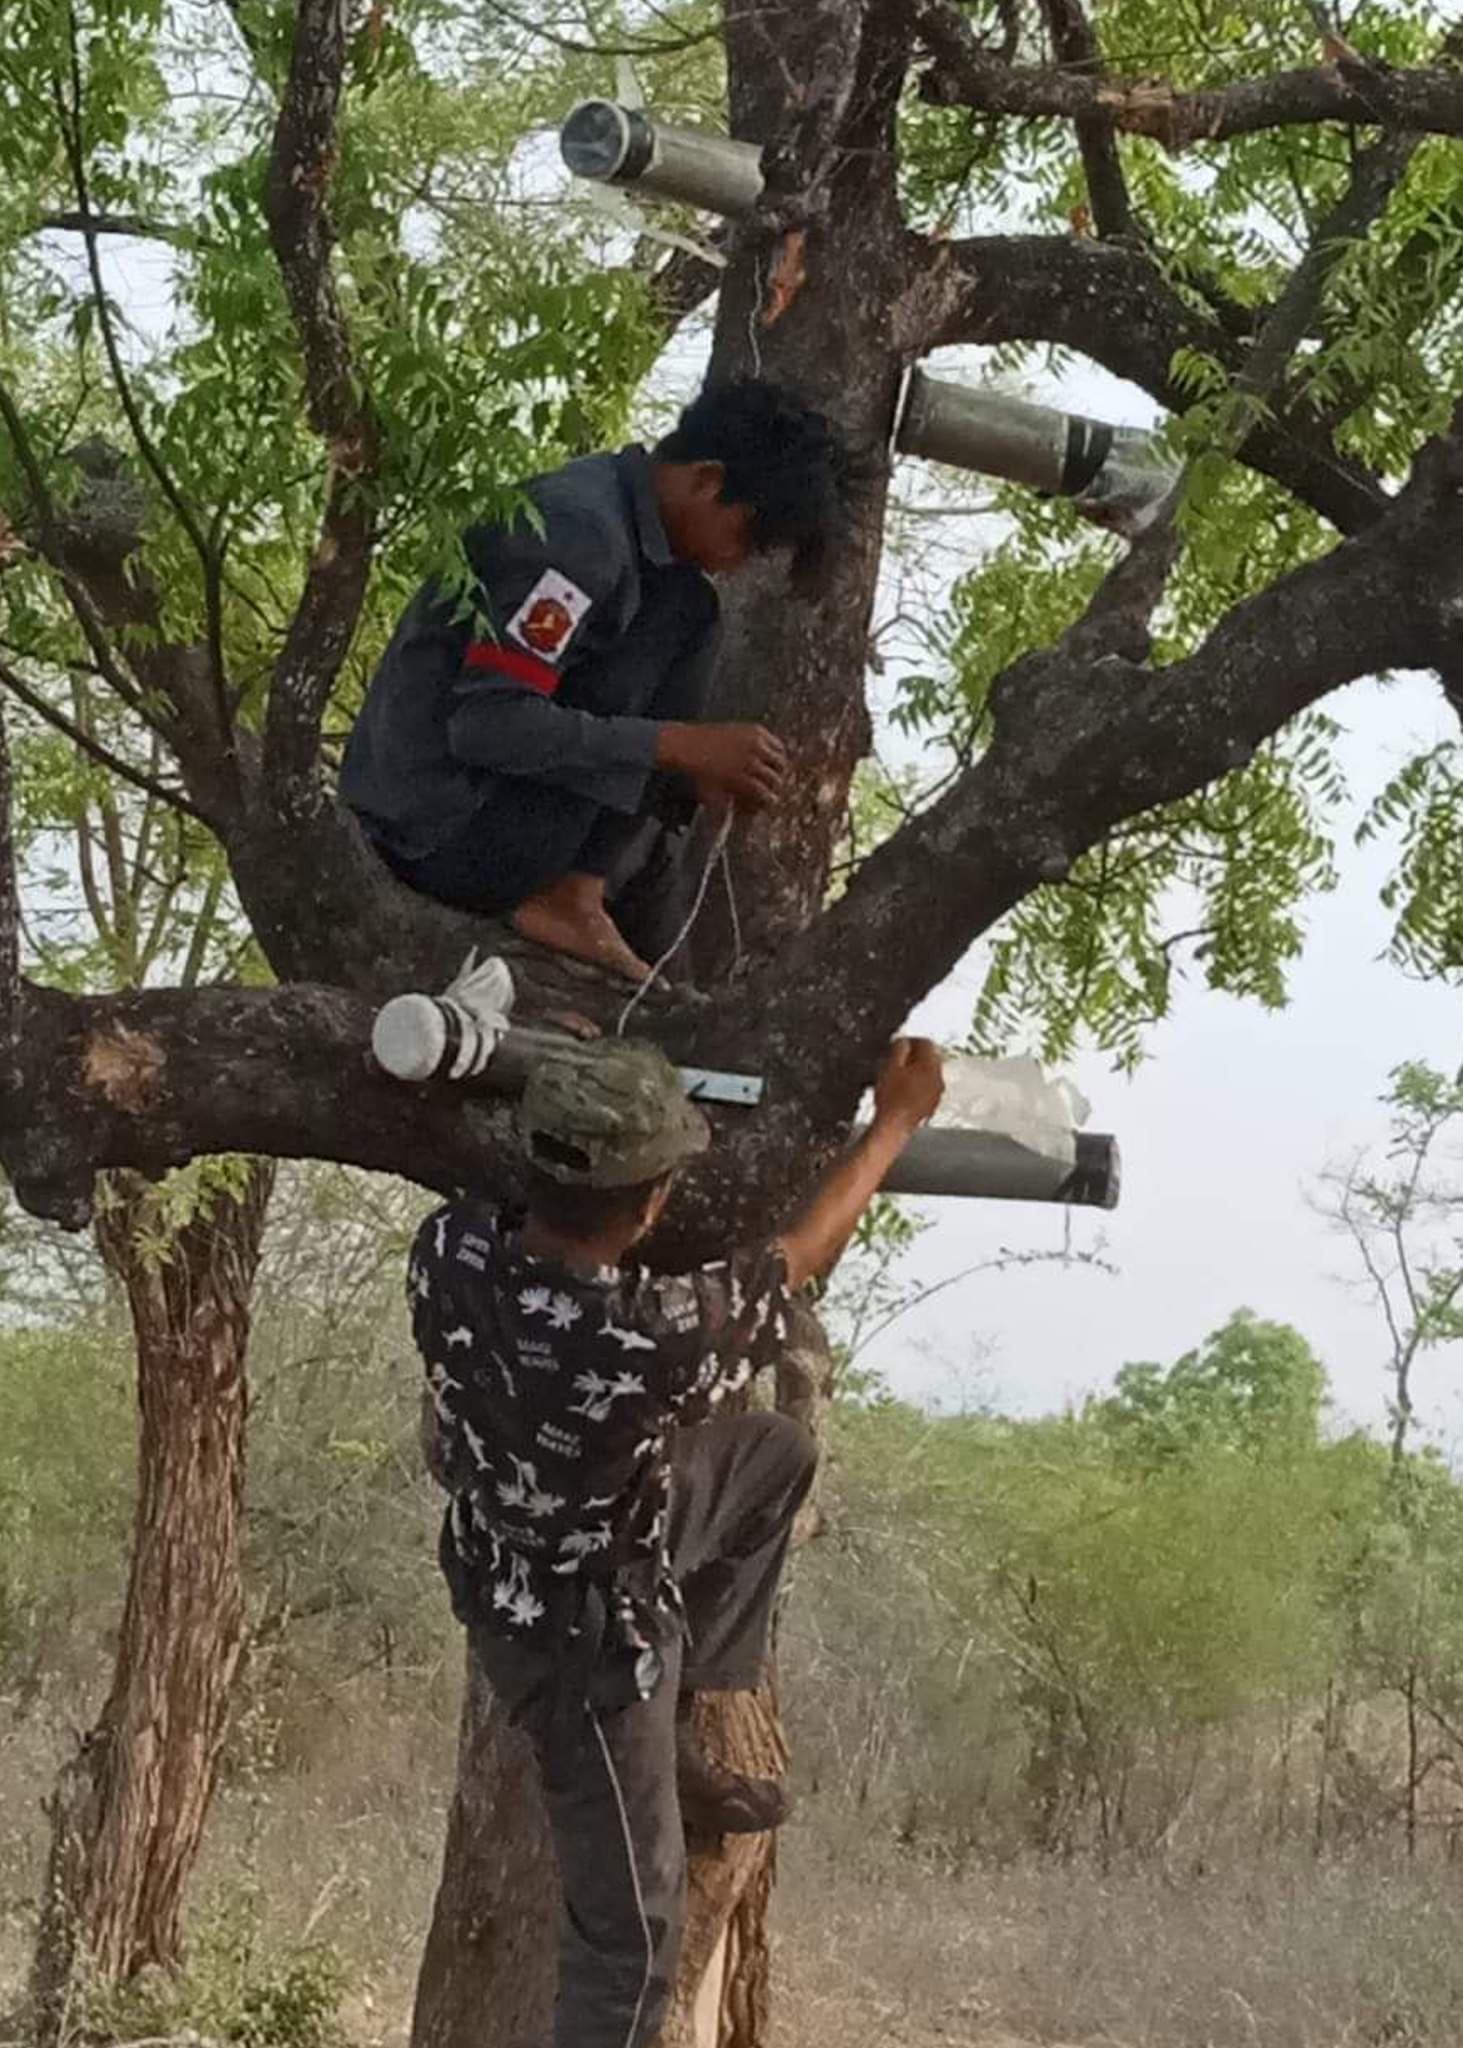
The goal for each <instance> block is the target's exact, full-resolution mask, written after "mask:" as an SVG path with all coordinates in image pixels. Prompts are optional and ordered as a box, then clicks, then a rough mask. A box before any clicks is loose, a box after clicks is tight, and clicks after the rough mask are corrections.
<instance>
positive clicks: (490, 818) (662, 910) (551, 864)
mask: <svg viewBox="0 0 1463 2048" xmlns="http://www.w3.org/2000/svg"><path fill="white" fill-rule="evenodd" d="M525 789H526V792H527V796H528V798H529V799H530V800H529V801H526V802H524V803H521V804H519V805H516V806H513V807H512V808H507V807H503V806H500V807H499V808H498V809H497V810H494V811H485V812H484V813H483V814H482V816H481V817H480V818H479V819H478V820H477V821H476V822H475V824H474V827H473V831H472V834H471V836H470V837H468V838H466V839H463V840H457V841H450V842H449V843H448V844H447V845H446V846H441V847H438V848H437V849H436V850H435V851H434V852H432V853H424V854H418V855H408V854H401V853H393V852H392V851H390V850H389V849H388V848H387V847H385V846H379V845H378V847H377V851H378V852H379V853H380V855H381V858H382V859H383V860H384V861H385V863H386V865H387V866H388V867H389V868H390V869H391V870H392V872H393V873H394V874H396V875H397V876H399V877H400V879H401V880H402V881H403V882H405V883H406V884H407V885H408V886H409V887H410V888H413V889H418V890H420V891H421V893H422V894H423V895H424V896H434V897H435V898H436V899H437V901H438V902H439V903H453V904H456V905H458V906H459V907H460V908H461V909H463V910H481V911H484V912H486V913H487V914H488V915H489V916H494V917H495V916H501V915H502V914H503V913H505V912H506V911H509V910H512V909H513V908H515V906H516V905H518V904H519V903H521V902H522V901H523V899H524V897H525V896H532V895H533V894H535V893H536V891H538V890H540V889H543V888H546V887H547V886H548V885H549V883H550V882H555V881H558V880H559V879H560V877H561V876H563V875H566V874H568V873H570V872H571V871H572V872H574V873H577V874H581V875H600V876H602V877H603V879H604V884H605V900H606V902H607V904H608V906H609V909H610V911H611V913H612V915H613V917H614V920H615V923H616V924H617V925H618V926H619V928H620V931H621V933H622V934H623V936H624V938H625V939H626V940H627V942H628V943H629V944H630V945H631V946H633V947H634V948H635V949H636V951H637V952H639V953H642V954H644V955H645V956H646V957H647V958H649V959H652V960H657V959H659V958H660V956H661V954H662V953H663V952H664V951H665V949H666V947H667V946H668V945H669V944H670V943H671V940H672V939H673V938H674V937H675V934H676V932H677V931H678V930H679V929H680V926H681V923H682V921H683V920H684V917H685V913H686V911H687V910H688V909H689V907H690V888H689V885H688V880H687V875H686V863H685V850H686V843H687V837H688V835H687V833H686V832H685V831H682V830H679V829H667V828H666V827H665V826H664V825H663V824H662V823H661V821H660V820H659V819H658V818H654V817H646V818H626V817H623V816H622V815H621V814H620V813H619V812H618V811H601V812H600V813H599V814H598V816H597V817H596V818H595V819H594V820H593V822H592V823H591V824H590V825H589V826H588V827H587V829H586V830H585V832H584V835H583V837H582V839H580V840H579V841H578V842H577V845H576V846H575V847H574V850H573V851H572V853H569V854H567V855H566V852H565V846H566V843H567V842H565V841H564V839H563V837H562V834H561V833H560V832H559V830H558V829H557V827H555V826H551V825H545V824H544V823H543V821H542V820H541V819H540V818H539V817H538V816H537V814H536V812H535V808H534V805H533V802H532V801H531V799H532V797H533V794H534V791H533V788H532V785H525Z"/></svg>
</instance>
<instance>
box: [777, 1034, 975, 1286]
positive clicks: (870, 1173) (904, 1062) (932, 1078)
mask: <svg viewBox="0 0 1463 2048" xmlns="http://www.w3.org/2000/svg"><path fill="white" fill-rule="evenodd" d="M944 1091H945V1079H944V1074H943V1072H942V1071H941V1066H940V1054H939V1050H938V1048H937V1047H936V1046H934V1045H933V1044H931V1042H930V1040H929V1039H927V1038H896V1039H895V1041H894V1043H893V1044H892V1045H891V1046H890V1048H889V1050H888V1052H887V1053H886V1054H885V1056H884V1064H883V1066H882V1067H881V1068H880V1069H879V1078H878V1080H877V1081H876V1082H875V1084H874V1121H873V1122H872V1123H871V1124H870V1126H869V1128H868V1130H867V1131H865V1133H864V1135H863V1136H862V1137H861V1138H860V1139H859V1141H858V1143H857V1144H856V1145H854V1146H853V1147H852V1148H851V1149H850V1150H849V1152H848V1153H847V1154H846V1155H845V1157H844V1158H842V1159H841V1160H840V1161H839V1162H838V1164H837V1165H836V1166H834V1167H833V1168H831V1170H830V1171H829V1172H828V1174H827V1175H826V1176H825V1177H824V1180H823V1182H822V1185H821V1186H820V1187H819V1189H818V1191H817V1193H816V1194H815V1195H814V1196H813V1198H812V1200H811V1201H810V1202H809V1204H808V1206H807V1208H806V1209H804V1211H803V1213H802V1215H801V1216H799V1217H798V1219H797V1221H796V1222H795V1223H793V1224H791V1225H790V1226H789V1228H788V1229H786V1230H785V1231H783V1233H782V1237H781V1244H782V1249H783V1253H784V1256H785V1257H786V1259H787V1280H788V1285H789V1287H793V1288H797V1287H801V1286H802V1285H803V1283H804V1282H805V1281H807V1280H813V1279H816V1278H817V1277H818V1276H819V1275H820V1274H823V1273H826V1272H827V1271H828V1269H829V1267H830V1266H832V1265H833V1263H834V1262H835V1260H836V1259H837V1257H838V1255H839V1253H840V1252H841V1251H842V1250H843V1248H844V1246H845V1245H846V1244H847V1243H848V1240H849V1239H850V1238H851V1237H852V1236H853V1233H854V1230H855V1228H856V1227H857V1224H858V1220H859V1218H860V1216H862V1215H863V1213H864V1211H865V1209H867V1208H868V1206H869V1203H870V1202H871V1201H872V1200H873V1199H874V1196H875V1195H876V1194H877V1193H878V1191H879V1187H880V1184H881V1183H882V1181H883V1179H884V1176H885V1174H886V1173H887V1172H888V1171H889V1168H890V1167H891V1166H892V1165H893V1163H894V1161H895V1160H896V1159H897V1158H898V1157H899V1155H900V1153H901V1152H902V1151H903V1150H904V1148H905V1146H906V1145H907V1144H908V1143H909V1141H910V1139H911V1137H913V1135H914V1133H915V1132H916V1131H917V1130H918V1129H919V1127H920V1125H921V1124H922V1123H924V1122H925V1121H926V1120H927V1119H928V1118H929V1117H931V1116H933V1115H934V1113H935V1110H936V1109H937V1108H938V1107H939V1103H940V1097H941V1095H943V1093H944Z"/></svg>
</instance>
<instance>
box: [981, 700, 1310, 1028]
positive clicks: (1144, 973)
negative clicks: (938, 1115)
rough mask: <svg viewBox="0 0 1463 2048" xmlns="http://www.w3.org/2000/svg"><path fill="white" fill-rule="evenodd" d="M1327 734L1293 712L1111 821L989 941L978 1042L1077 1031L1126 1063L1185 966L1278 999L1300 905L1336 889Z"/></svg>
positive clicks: (1241, 990) (1268, 1001)
mask: <svg viewBox="0 0 1463 2048" xmlns="http://www.w3.org/2000/svg"><path fill="white" fill-rule="evenodd" d="M1331 736H1332V728H1331V726H1330V724H1329V722H1328V721H1326V720H1324V719H1321V718H1319V717H1315V716H1313V717H1311V718H1309V719H1306V720H1302V721H1300V722H1299V723H1298V724H1297V726H1295V727H1294V728H1292V730H1291V731H1290V732H1289V733H1288V734H1286V735H1285V737H1284V738H1283V739H1282V740H1279V741H1277V742H1275V743H1274V744H1273V745H1272V746H1270V747H1268V748H1265V749H1263V750H1262V751H1261V753H1260V754H1258V755H1257V756H1256V758H1255V760H1254V761H1253V762H1252V763H1251V764H1250V766H1249V767H1248V768H1246V769H1243V770H1238V771H1236V773H1234V774H1233V775H1230V776H1228V777H1227V778H1226V779H1225V780H1224V781H1223V782H1221V783H1219V784H1217V785H1215V786H1214V787H1213V788H1212V789H1209V790H1205V791H1203V792H1201V793H1200V794H1199V795H1198V796H1195V797H1191V798H1189V799H1187V800H1186V801H1185V802H1184V803H1181V804H1175V805H1172V806H1170V807H1169V808H1168V809H1167V810H1164V811H1160V812H1156V813H1153V814H1150V815H1149V816H1147V817H1144V818H1138V819H1134V820H1133V821H1131V822H1130V823H1129V824H1127V825H1124V826H1121V827H1120V828H1119V829H1118V830H1117V831H1116V832H1114V833H1113V834H1112V836H1111V837H1110V838H1109V839H1108V841H1107V842H1106V844H1105V845H1103V846H1101V847H1099V848H1097V849H1096V850H1095V851H1094V852H1092V853H1090V854H1087V855H1085V856H1084V857H1083V859H1082V860H1080V861H1079V862H1078V863H1077V865H1076V866H1075V867H1074V868H1073V870H1072V873H1071V875H1070V876H1069V878H1068V879H1067V881H1066V882H1064V883H1062V884H1060V885H1057V886H1053V887H1047V888H1043V889H1039V890H1037V891H1036V892H1035V894H1033V895H1031V896H1029V897H1027V898H1026V900H1025V901H1024V902H1023V903H1021V904H1020V905H1019V906H1018V908H1017V909H1016V910H1015V911H1014V912H1013V913H1012V914H1011V916H1010V917H1009V918H1008V919H1007V920H1006V922H1005V924H1004V925H1003V926H1001V927H1000V929H999V931H998V933H997V936H996V939H995V942H994V945H993V947H992V950H991V964H990V968H989V971H988V974H987V978H986V981H985V985H984V987H983V989H982V991H981V995H980V999H979V1002H978V1004H977V1006H976V1013H975V1020H974V1025H973V1030H972V1044H973V1047H974V1049H976V1050H978V1051H982V1052H996V1051H1001V1050H1005V1049H1008V1048H1009V1047H1012V1046H1015V1045H1021V1044H1025V1043H1027V1042H1031V1041H1034V1042H1035V1044H1036V1046H1037V1048H1038V1049H1039V1051H1040V1053H1041V1056H1042V1057H1043V1058H1044V1059H1047V1060H1057V1061H1059V1060H1062V1059H1065V1058H1067V1057H1069V1056H1070V1055H1071V1053H1072V1052H1073V1051H1074V1050H1075V1049H1076V1047H1077V1044H1078V1042H1079V1038H1081V1037H1082V1036H1083V1035H1084V1034H1085V1036H1086V1037H1087V1038H1088V1039H1090V1041H1091V1042H1092V1043H1093V1044H1094V1045H1096V1046H1097V1047H1098V1048H1100V1049H1101V1050H1102V1051H1104V1052H1108V1053H1110V1054H1112V1056H1113V1058H1114V1059H1115V1061H1116V1062H1117V1063H1118V1064H1119V1065H1120V1066H1122V1067H1127V1068H1131V1067H1133V1066H1136V1065H1137V1064H1138V1062H1139V1061H1140V1060H1141V1059H1142V1057H1143V1043H1144V1037H1145V1034H1146V1031H1147V1029H1148V1027H1149V1026H1150V1025H1151V1024H1153V1023H1155V1022H1156V1021H1157V1020H1158V1019H1159V1018H1161V1017H1163V1016H1165V1015H1166V1014H1167V1011H1168V1007H1169V1003H1170V1000H1171V997H1172V994H1173V985H1174V980H1175V977H1176V976H1179V975H1181V974H1182V973H1183V972H1184V970H1185V966H1186V965H1192V966H1195V967H1197V968H1199V969H1200V971H1201V972H1202V973H1203V976H1204V980H1205V982H1206V984H1207V985H1208V986H1209V987H1210V988H1213V989H1222V990H1225V991H1226V992H1227V993H1229V994H1231V995H1242V996H1250V997H1253V998H1255V999H1256V1000H1258V1001H1260V1002H1262V1003H1264V1004H1265V1005H1266V1006H1267V1007H1268V1008H1279V1007H1280V1006H1281V1005H1283V1003H1284V1001H1285V986H1286V984H1285V974H1286V968H1287V966H1288V964H1289V963H1290V962H1291V961H1292V960H1294V959H1295V958H1297V957H1298V955H1299V953H1300V950H1301V947H1302V945H1303V943H1304V926H1303V924H1302V922H1301V917H1300V906H1301V904H1302V903H1303V901H1304V899H1305V897H1306V896H1307V895H1308V894H1310V893H1311V892H1313V891H1315V890H1327V889H1330V888H1332V887H1334V886H1335V879H1336V877H1335V869H1334V866H1333V862H1332V846H1331V841H1330V838H1329V835H1328V834H1327V832H1326V830H1325V829H1324V823H1323V820H1324V816H1325V812H1326V810H1327V809H1328V808H1329V807H1330V806H1331V805H1334V804H1335V803H1336V801H1337V800H1338V799H1339V796H1340V794H1341V791H1340V787H1339V781H1338V777H1337V774H1336V770H1335V768H1334V766H1333V764H1332V761H1331V758H1330V752H1329V742H1330V739H1331Z"/></svg>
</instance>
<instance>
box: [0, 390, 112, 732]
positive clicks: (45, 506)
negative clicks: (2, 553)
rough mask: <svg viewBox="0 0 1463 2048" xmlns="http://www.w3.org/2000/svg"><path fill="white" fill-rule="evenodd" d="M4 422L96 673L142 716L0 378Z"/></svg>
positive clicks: (44, 544)
mask: <svg viewBox="0 0 1463 2048" xmlns="http://www.w3.org/2000/svg"><path fill="white" fill-rule="evenodd" d="M0 423H3V425H4V427H5V431H6V433H7V434H8V436H9V437H10V443H11V446H12V447H13V448H14V450H15V453H16V458H17V460H18V461H19V463H20V468H21V473H22V475H23V476H24V477H25V480H26V486H27V488H28V489H29V491H30V495H31V503H32V505H33V506H34V508H35V516H36V519H37V522H38V525H39V534H38V540H39V544H40V551H41V554H42V555H43V556H44V558H45V560H46V561H47V562H49V563H50V565H51V567H52V568H53V569H54V570H55V572H56V574H57V576H58V577H59V578H60V582H61V588H62V589H63V590H64V591H65V593H66V598H67V601H68V603H69V604H70V606H71V609H72V612H73V614H74V615H75V618H76V622H77V624H78V625H79V626H80V628H81V631H82V634H83V637H84V638H85V640H86V644H87V646H88V647H89V648H90V649H91V654H92V659H93V661H95V663H96V665H97V669H98V672H99V673H100V674H101V676H102V677H103V679H104V680H105V681H106V683H107V684H108V686H109V687H110V688H111V689H112V690H114V691H115V692H116V694H117V696H118V698H119V699H120V700H121V702H122V703H124V704H125V705H127V707H128V708H129V710H132V711H135V712H138V713H139V715H140V714H141V710H142V700H141V697H140V696H139V694H138V691H137V690H136V688H135V687H134V685H133V684H132V683H131V681H130V680H129V679H128V678H127V677H126V676H125V675H124V674H123V673H122V671H121V669H120V668H119V667H118V665H117V658H116V655H115V653H114V652H113V649H112V643H111V639H110V637H109V635H108V632H107V627H106V623H105V621H104V620H103V618H102V615H101V612H100V610H99V609H98V607H97V605H96V604H95V602H94V601H93V599H92V595H91V592H90V591H89V590H88V589H87V587H86V585H85V583H84V582H83V581H82V580H81V578H80V577H79V576H78V575H76V573H75V572H74V570H73V569H72V568H71V567H70V566H69V565H68V563H67V561H66V559H65V552H64V549H63V547H62V543H61V522H60V520H59V518H58V516H57V511H56V502H55V500H54V498H53V497H52V496H51V492H50V489H49V488H48V486H47V483H46V477H45V472H44V470H43V469H42V468H41V465H40V459H39V457H38V456H37V454H36V452H35V449H34V448H33V447H32V445H31V439H30V436H29V434H28V433H27V432H26V427H25V422H24V420H23V419H22V418H21V416H20V409H19V407H18V406H17V405H16V404H15V401H14V399H13V398H12V397H11V395H10V393H9V391H8V390H7V389H6V387H5V384H4V381H3V380H0Z"/></svg>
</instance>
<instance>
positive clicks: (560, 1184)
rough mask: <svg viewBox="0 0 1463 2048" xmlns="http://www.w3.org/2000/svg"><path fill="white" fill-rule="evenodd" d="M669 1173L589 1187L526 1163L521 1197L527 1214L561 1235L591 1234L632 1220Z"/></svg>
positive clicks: (584, 1235) (594, 1234) (582, 1235)
mask: <svg viewBox="0 0 1463 2048" xmlns="http://www.w3.org/2000/svg"><path fill="white" fill-rule="evenodd" d="M669 1178H670V1176H669V1174H665V1173H658V1174H656V1175H655V1177H654V1178H653V1179H652V1180H641V1181H636V1182H635V1184H634V1185H633V1186H632V1187H628V1188H591V1187H586V1186H585V1185H584V1183H583V1182H582V1181H562V1180H555V1179H554V1177H553V1175H552V1174H551V1173H545V1172H543V1171H542V1169H541V1168H539V1167H536V1166H530V1167H529V1168H528V1171H527V1173H526V1174H525V1175H524V1186H523V1192H524V1199H525V1201H526V1202H527V1204H528V1210H529V1213H530V1215H532V1216H536V1217H537V1218H538V1220H539V1222H541V1223H546V1224H547V1225H548V1227H549V1229H550V1230H554V1231H558V1232H561V1233H562V1234H563V1235H564V1236H565V1237H593V1236H596V1235H597V1234H598V1233H599V1232H600V1231H601V1230H611V1229H613V1228H614V1227H615V1226H616V1225H617V1224H622V1223H623V1224H629V1223H633V1222H634V1221H635V1219H636V1217H638V1216H639V1215H640V1213H641V1211H642V1210H643V1209H644V1207H645V1205H646V1203H647V1202H648V1201H649V1200H650V1198H651V1196H652V1195H653V1194H655V1192H656V1191H657V1189H659V1188H660V1187H661V1186H662V1185H663V1183H664V1182H665V1181H667V1180H668V1179H669Z"/></svg>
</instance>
